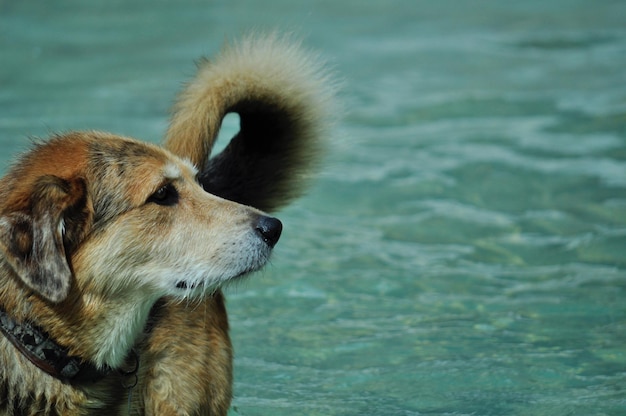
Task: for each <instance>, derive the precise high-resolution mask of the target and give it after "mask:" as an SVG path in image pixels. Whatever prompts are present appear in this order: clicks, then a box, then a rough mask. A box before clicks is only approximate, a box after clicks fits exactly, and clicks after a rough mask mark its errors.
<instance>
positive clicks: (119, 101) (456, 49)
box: [0, 0, 626, 415]
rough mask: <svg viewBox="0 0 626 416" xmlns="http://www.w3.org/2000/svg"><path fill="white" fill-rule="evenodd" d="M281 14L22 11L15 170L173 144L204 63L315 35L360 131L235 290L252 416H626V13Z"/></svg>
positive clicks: (572, 6)
mask: <svg viewBox="0 0 626 416" xmlns="http://www.w3.org/2000/svg"><path fill="white" fill-rule="evenodd" d="M91 3H93V4H91ZM260 4H261V3H257V2H252V1H240V2H226V1H213V2H208V1H207V2H203V1H193V0H184V1H179V2H169V3H167V2H163V1H147V0H143V1H136V2H132V4H127V3H126V2H122V1H110V2H106V3H105V2H102V3H99V2H90V3H87V2H78V1H65V0H64V1H56V2H44V1H38V2H37V1H29V2H18V1H0V146H1V150H2V152H1V155H0V159H1V160H0V161H1V162H2V164H3V166H6V164H7V163H8V161H9V160H10V159H11V158H12V157H14V156H15V154H16V153H17V152H18V151H20V150H22V149H24V148H25V147H26V146H27V143H28V140H27V137H28V136H47V135H48V134H49V133H50V132H59V131H67V130H74V129H86V128H89V129H104V130H110V131H113V132H116V133H120V134H125V135H131V136H135V137H138V138H141V139H145V140H151V141H155V142H158V141H159V140H160V137H161V135H162V133H163V132H164V130H165V127H166V124H167V112H168V108H169V106H170V104H171V102H172V99H173V97H174V94H175V93H176V91H177V90H178V88H179V86H180V83H181V82H182V81H184V80H185V79H187V77H189V76H190V75H191V74H192V73H193V60H194V59H196V58H197V57H198V56H200V55H203V54H210V53H213V52H215V51H216V50H217V49H218V48H219V46H220V45H221V44H222V42H223V40H224V39H225V38H227V37H233V36H235V35H237V34H240V33H242V32H246V31H247V30H249V29H250V28H261V29H263V28H275V27H279V28H286V29H289V30H294V31H296V32H298V33H300V34H301V35H303V36H304V38H305V43H306V44H307V45H308V46H310V47H312V48H314V49H317V50H318V51H320V52H322V54H323V55H325V56H326V57H327V58H328V59H329V61H330V62H332V63H333V65H334V67H335V71H336V72H337V74H338V75H339V76H340V77H341V78H342V79H343V82H344V87H343V90H342V92H341V99H342V101H343V105H344V107H345V109H346V114H345V116H344V117H342V118H341V120H340V121H339V123H338V125H337V127H336V129H335V133H334V135H333V137H332V140H331V150H330V151H329V155H328V157H327V160H326V165H325V168H324V170H323V172H322V173H321V174H320V176H319V179H318V180H317V181H316V183H315V186H314V187H313V189H312V190H311V192H310V193H309V195H308V196H307V197H305V198H303V199H302V200H300V201H298V203H296V204H294V205H292V206H291V207H289V208H288V209H285V210H284V211H283V212H282V213H280V215H279V216H280V218H281V219H282V220H283V221H284V224H285V232H284V236H283V238H282V240H281V242H280V243H279V245H278V246H277V250H276V254H275V257H274V260H273V262H272V264H271V265H270V267H268V268H267V269H266V270H265V271H264V272H262V273H259V274H257V275H255V276H254V277H253V278H251V279H249V280H248V281H247V282H246V283H245V284H242V285H239V286H238V287H236V288H231V289H229V290H228V298H229V310H230V316H231V323H232V335H233V342H234V345H235V348H236V359H235V370H236V374H235V399H234V402H233V408H232V409H231V412H230V414H232V415H294V414H297V415H574V414H576V415H623V414H626V302H625V301H624V297H625V295H626V293H625V291H626V256H625V255H624V251H625V249H626V215H625V213H626V72H625V70H624V68H625V67H626V24H625V23H624V22H626V2H623V1H609V0H602V1H594V2H583V1H573V0H571V1H570V0H567V1H566V0H559V1H556V0H551V1H545V0H544V1H539V0H531V1H526V2H522V3H519V4H513V3H511V2H497V1H475V2H452V1H449V0H444V1H437V2H435V1H431V2H410V1H400V0H390V1H384V2H383V1H370V2H362V1H356V0H353V1H334V2H331V1H318V2H310V3H309V4H298V3H297V2H290V1H268V2H263V5H262V6H260ZM234 123H235V121H234V120H232V119H231V120H229V122H228V123H227V125H226V130H227V131H228V132H232V131H234V125H235V124H234Z"/></svg>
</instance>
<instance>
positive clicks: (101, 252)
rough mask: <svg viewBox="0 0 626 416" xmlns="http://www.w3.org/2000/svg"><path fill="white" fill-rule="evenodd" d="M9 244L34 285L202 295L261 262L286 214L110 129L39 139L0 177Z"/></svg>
mask: <svg viewBox="0 0 626 416" xmlns="http://www.w3.org/2000/svg"><path fill="white" fill-rule="evenodd" d="M0 185H1V187H2V190H0V200H1V201H2V202H0V207H1V211H0V248H1V249H2V251H3V252H4V258H5V261H6V262H7V263H8V264H9V265H10V266H11V268H12V269H13V270H14V272H15V274H16V275H17V276H18V278H19V279H20V280H21V281H22V282H23V283H24V284H25V285H26V286H28V287H29V288H30V289H32V290H34V291H35V292H37V293H38V294H39V295H41V296H42V297H44V298H46V299H47V300H49V301H52V302H60V301H63V300H64V299H65V298H66V297H67V295H68V293H69V291H70V289H71V287H72V285H75V286H76V288H77V290H78V291H80V293H83V294H84V293H89V294H90V295H91V296H106V297H107V298H110V299H113V298H116V297H128V296H132V297H133V298H134V299H137V300H139V299H144V300H148V301H150V300H156V299H157V298H159V297H161V296H164V295H173V296H177V297H181V298H183V297H193V296H197V295H200V294H203V293H206V292H207V291H212V290H215V289H217V288H218V287H219V286H220V285H222V284H223V283H225V282H227V281H228V280H230V279H233V278H235V277H237V276H240V275H242V274H245V273H247V272H250V271H252V270H256V269H258V268H260V267H261V266H263V265H264V264H265V262H266V261H267V259H268V258H269V255H270V252H271V249H272V247H273V246H274V244H275V243H276V241H277V240H278V237H279V236H280V231H281V224H280V222H279V221H278V220H276V219H273V218H270V217H266V216H264V215H263V214H262V213H261V212H259V211H257V210H255V209H253V208H250V207H246V206H243V205H239V204H237V203H234V202H231V201H227V200H224V199H220V198H218V197H216V196H213V195H211V194H208V193H206V192H205V191H204V190H203V189H202V187H201V186H200V185H199V184H198V183H197V182H196V170H195V168H194V167H193V166H191V165H190V164H189V163H186V162H185V161H183V160H181V159H179V158H177V157H176V156H174V155H172V154H170V153H168V152H167V151H165V150H163V149H161V148H158V147H156V146H152V145H148V144H145V143H140V142H136V141H133V140H130V139H123V138H119V137H116V136H112V135H106V134H101V133H74V134H72V135H69V136H65V137H61V138H56V139H53V140H52V141H50V142H49V143H47V144H43V145H39V146H38V147H37V148H36V149H34V150H33V151H32V152H31V153H29V154H27V155H26V156H25V157H24V158H23V159H22V160H21V161H20V162H19V163H18V164H17V165H16V166H15V167H14V168H13V169H12V170H11V171H10V172H9V174H8V175H7V176H6V177H5V178H3V179H2V182H0Z"/></svg>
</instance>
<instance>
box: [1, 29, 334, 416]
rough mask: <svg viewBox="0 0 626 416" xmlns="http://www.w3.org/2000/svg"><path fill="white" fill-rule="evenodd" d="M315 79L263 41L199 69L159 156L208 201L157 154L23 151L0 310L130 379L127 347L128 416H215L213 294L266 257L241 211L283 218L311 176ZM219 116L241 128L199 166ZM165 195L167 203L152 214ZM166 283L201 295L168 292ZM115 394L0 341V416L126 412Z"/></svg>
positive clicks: (109, 384) (149, 150)
mask: <svg viewBox="0 0 626 416" xmlns="http://www.w3.org/2000/svg"><path fill="white" fill-rule="evenodd" d="M320 70H321V67H320V66H319V64H318V63H317V62H316V61H315V60H314V59H312V58H311V57H310V56H309V55H307V54H305V53H303V52H302V50H301V49H299V47H298V46H297V45H295V44H292V43H289V42H288V41H287V40H286V39H281V38H278V37H276V36H269V37H263V38H258V39H255V38H248V39H246V40H244V41H243V42H241V43H240V44H238V45H236V46H234V47H230V48H228V49H226V51H225V52H223V53H222V54H221V55H220V56H218V58H217V59H216V60H215V61H214V62H209V61H204V62H203V63H202V64H201V66H200V68H199V71H198V75H197V76H196V78H195V79H194V80H193V81H192V82H191V83H190V84H189V85H188V86H187V88H186V89H185V91H183V93H182V94H181V97H180V99H179V101H178V103H177V105H176V107H175V112H174V115H173V117H172V122H171V125H170V128H169V130H168V133H167V136H166V140H165V147H166V148H167V149H169V150H170V151H171V152H173V153H174V154H177V155H178V156H180V157H182V158H184V159H188V160H191V161H192V162H193V163H194V164H195V165H196V166H198V167H199V168H200V169H201V171H200V172H199V174H198V175H197V177H198V178H199V180H200V183H201V185H202V187H203V188H204V190H205V191H207V192H209V193H206V192H203V191H202V189H201V188H200V187H199V186H198V185H197V184H196V183H195V181H194V175H195V174H196V172H195V171H194V170H193V168H192V167H191V166H190V165H189V164H188V163H186V162H185V161H184V160H182V159H180V158H179V157H177V156H174V155H173V154H172V153H169V152H168V151H166V150H164V149H161V148H159V147H156V146H152V145H148V144H145V143H140V142H137V141H134V140H130V139H125V138H120V137H116V136H113V135H109V134H104V133H96V132H82V133H72V134H69V135H65V136H62V137H57V138H54V139H52V140H51V141H49V142H47V143H44V144H40V145H37V146H36V147H35V149H33V150H32V151H31V152H29V153H28V154H26V155H25V156H24V157H23V158H22V159H21V160H20V161H18V163H17V164H16V165H15V166H14V167H13V169H12V170H11V171H10V172H9V173H8V174H7V176H5V178H3V179H2V180H1V182H0V249H1V250H0V254H1V256H0V257H1V259H0V306H2V307H3V308H4V309H5V310H7V311H10V312H11V314H12V316H13V317H14V318H15V319H17V320H20V321H21V320H29V321H32V322H34V323H35V324H37V325H39V326H41V327H42V328H44V329H45V330H46V331H48V332H49V334H50V335H51V336H52V337H53V338H54V339H55V340H56V341H57V342H58V343H59V344H61V345H64V346H66V347H67V348H69V350H70V353H71V354H73V355H77V356H80V357H82V358H83V359H85V360H88V361H90V362H92V363H95V364H97V365H100V366H103V365H111V366H113V367H116V368H126V367H128V366H132V359H131V358H129V353H130V350H131V348H133V346H134V347H135V349H136V350H137V352H138V354H139V357H140V360H139V362H140V368H139V372H138V384H137V386H135V387H134V388H133V389H132V402H131V414H137V415H140V414H145V415H169V414H189V415H226V413H227V411H228V408H229V406H230V401H231V396H232V347H231V344H230V339H229V337H228V319H227V314H226V309H225V307H224V299H223V295H222V293H221V292H220V291H219V287H220V286H221V285H222V284H223V283H226V282H227V281H228V280H229V279H232V278H234V277H238V276H239V275H240V274H243V273H246V272H248V271H250V270H254V269H256V268H258V267H261V266H262V265H263V263H264V262H265V260H266V259H267V256H268V255H269V249H268V248H267V247H266V246H267V245H266V244H265V243H263V242H262V241H261V240H262V239H261V238H259V236H258V231H255V230H254V228H255V224H256V223H257V222H258V221H259V218H260V217H261V216H262V213H261V212H260V211H257V210H256V209H254V208H251V207H255V208H259V209H262V210H274V209H277V208H279V207H281V206H283V205H284V204H286V203H287V202H289V201H290V200H291V199H292V198H294V197H295V196H297V195H298V194H299V193H300V190H301V189H302V187H301V185H302V183H303V181H304V180H306V179H307V178H306V175H307V173H308V171H309V170H310V168H311V167H312V166H313V165H314V160H315V158H314V156H315V150H316V148H317V145H316V143H317V140H318V139H319V137H320V135H321V133H322V129H321V128H322V127H323V126H324V124H325V117H326V115H327V113H328V111H329V110H330V109H329V107H328V104H329V100H330V98H331V95H332V94H331V89H329V88H328V85H327V83H326V79H325V77H324V76H323V71H320ZM231 111H235V112H238V113H239V115H240V117H241V130H240V132H239V133H238V134H237V135H236V136H235V137H234V138H233V139H232V140H231V142H230V144H229V145H228V147H227V148H226V149H225V150H224V151H223V152H222V153H221V154H219V155H217V156H214V157H212V158H210V159H209V158H208V157H209V154H210V152H211V149H212V147H213V144H214V141H215V137H216V135H217V132H218V131H219V127H220V124H221V120H222V118H223V117H224V115H225V114H226V113H228V112H231ZM168 183H172V184H174V186H175V187H176V189H177V191H178V194H179V197H178V200H177V201H176V203H175V204H173V205H172V206H163V205H160V204H156V203H155V202H154V200H151V198H152V197H151V196H152V195H154V194H155V192H157V190H159V189H160V187H162V186H163V185H164V184H168ZM211 194H213V195H211ZM220 197H222V198H226V200H225V199H221V198H220ZM228 200H230V201H228ZM231 201H234V202H231ZM242 204H243V205H242ZM61 222H62V223H63V227H61V226H60V223H61ZM250 230H252V231H250ZM35 241H37V242H41V244H33V243H34V242H35ZM259 241H261V243H259ZM231 244H234V246H233V248H229V249H228V250H224V249H223V247H224V245H231ZM233 251H234V253H235V254H233ZM197 266H202V267H200V269H201V271H199V270H197V268H198V267H197ZM205 270H209V271H205ZM207 273H208V277H207V275H206V274H207ZM181 280H184V281H186V282H188V283H193V284H199V285H200V286H204V289H186V290H182V289H180V288H177V287H176V283H177V282H179V281H181ZM192 286H193V285H191V284H190V285H189V287H192ZM211 294H212V295H211ZM181 299H183V300H182V301H181ZM184 299H186V300H184ZM155 304H156V306H155ZM150 310H152V314H151V315H150V322H147V321H148V312H149V311H150ZM115 322H122V323H123V324H119V323H118V324H115ZM146 324H147V325H146ZM146 328H147V332H145V331H144V330H145V329H146ZM128 382H129V381H128V380H127V378H125V377H123V376H121V375H120V374H119V373H117V372H112V373H111V374H109V375H108V376H107V377H106V378H104V379H103V380H101V381H99V382H97V383H93V384H89V385H72V384H68V383H63V382H61V381H59V380H56V379H54V378H52V377H50V376H48V375H46V374H44V373H43V372H42V371H41V370H39V369H38V368H36V367H35V366H34V365H33V364H32V363H30V362H29V361H27V360H26V359H25V358H24V357H23V356H22V355H21V354H20V353H19V352H18V351H17V350H16V349H15V348H14V347H13V346H12V345H11V344H10V343H9V342H8V341H7V340H6V339H5V338H4V337H3V336H0V414H7V415H21V414H34V413H37V414H43V415H54V414H60V415H83V414H107V415H112V414H127V411H128V408H127V393H128V391H129V390H128V389H126V388H125V387H124V386H125V385H127V384H128Z"/></svg>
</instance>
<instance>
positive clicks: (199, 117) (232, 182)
mask: <svg viewBox="0 0 626 416" xmlns="http://www.w3.org/2000/svg"><path fill="white" fill-rule="evenodd" d="M334 90H335V88H334V84H333V82H331V80H330V77H329V76H328V72H327V71H326V70H325V68H324V65H323V63H321V62H320V61H319V59H318V57H317V56H315V55H312V54H309V53H306V52H305V51H304V50H303V49H302V48H301V47H300V45H299V44H298V43H297V42H292V41H291V40H290V39H288V38H286V37H280V36H277V35H268V36H262V37H253V36H249V37H247V38H245V39H244V40H243V41H241V42H239V43H237V44H235V45H230V46H227V47H226V48H225V49H224V50H223V51H222V52H221V53H220V54H219V55H218V56H217V57H216V58H215V59H214V60H203V61H202V62H200V64H199V69H198V73H197V75H196V77H195V79H193V80H192V81H191V82H190V83H189V84H188V85H187V86H186V88H185V89H184V90H183V92H182V94H181V95H180V97H179V99H178V102H177V103H176V105H175V107H174V114H173V116H172V120H171V123H170V127H169V130H168V132H167V135H166V138H165V146H166V148H168V149H169V150H171V151H172V152H174V153H175V154H177V155H179V156H182V157H185V158H188V159H190V160H191V161H192V162H193V163H194V164H195V165H196V166H198V167H199V169H200V175H199V179H200V182H201V184H202V185H203V186H204V189H205V190H206V191H208V192H210V193H213V194H216V195H218V196H221V197H223V198H226V199H230V200H233V201H236V202H239V203H242V204H245V205H250V206H253V207H256V208H259V209H261V210H264V211H272V210H275V209H278V208H280V207H282V206H283V205H285V204H286V203H287V202H289V201H290V200H291V199H293V198H294V197H296V196H299V194H300V193H301V191H302V184H303V181H304V180H305V179H306V177H307V175H308V174H309V172H310V170H311V168H312V167H314V166H315V162H316V161H317V156H318V154H319V151H320V149H321V142H322V139H323V136H324V135H325V134H326V130H327V127H328V126H329V124H330V120H332V119H333V118H334V114H332V112H333V110H332V101H333V95H334ZM231 112H234V113H238V114H239V117H240V130H239V132H238V133H237V134H236V135H235V136H234V137H233V138H232V139H231V141H230V142H229V144H228V145H227V146H226V148H225V149H224V150H223V151H222V152H221V153H219V154H218V155H216V156H214V157H211V158H209V155H210V153H211V149H212V148H213V144H214V142H215V140H216V138H217V134H218V132H219V129H220V126H221V123H222V120H223V118H224V116H225V115H226V114H227V113H231Z"/></svg>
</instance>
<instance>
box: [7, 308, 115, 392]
mask: <svg viewBox="0 0 626 416" xmlns="http://www.w3.org/2000/svg"><path fill="white" fill-rule="evenodd" d="M0 332H2V333H3V334H4V336H5V337H6V338H7V339H8V340H9V341H11V343H12V344H13V345H14V346H15V347H16V348H17V349H18V350H19V351H20V352H21V353H22V354H23V355H24V356H25V357H26V358H28V360H29V361H30V362H32V363H33V364H34V365H36V366H37V367H38V368H39V369H41V370H42V371H44V372H45V373H47V374H49V375H51V376H52V377H55V378H57V379H59V380H61V381H64V382H67V383H91V382H96V381H98V380H100V379H102V378H104V377H105V376H106V375H108V374H109V373H110V372H111V371H112V369H111V368H110V367H105V368H97V367H96V366H94V365H93V364H91V363H89V362H86V361H83V360H82V359H81V358H80V357H75V356H71V355H69V353H68V350H67V348H65V347H63V346H61V345H59V344H57V343H56V342H55V341H54V340H53V339H52V338H50V336H49V335H48V333H47V332H45V331H44V330H42V329H41V328H39V327H37V326H35V325H33V324H31V323H29V322H22V323H19V322H17V321H15V320H14V319H13V318H11V317H10V316H9V315H8V314H7V313H6V311H4V310H3V309H2V308H0Z"/></svg>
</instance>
